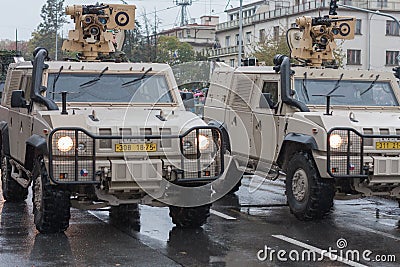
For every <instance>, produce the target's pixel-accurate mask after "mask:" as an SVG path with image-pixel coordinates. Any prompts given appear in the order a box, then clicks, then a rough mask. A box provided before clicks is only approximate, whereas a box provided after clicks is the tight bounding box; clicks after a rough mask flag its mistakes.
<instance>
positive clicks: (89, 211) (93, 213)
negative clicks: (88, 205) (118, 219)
mask: <svg viewBox="0 0 400 267" xmlns="http://www.w3.org/2000/svg"><path fill="white" fill-rule="evenodd" d="M88 213H89V214H91V215H92V216H94V217H96V218H97V219H98V220H100V221H102V222H104V223H107V220H106V219H104V218H102V217H101V216H99V215H97V214H96V213H95V211H91V210H88Z"/></svg>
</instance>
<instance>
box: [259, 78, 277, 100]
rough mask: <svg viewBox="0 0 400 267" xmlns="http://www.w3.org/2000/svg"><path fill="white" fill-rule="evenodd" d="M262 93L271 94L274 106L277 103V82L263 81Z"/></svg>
mask: <svg viewBox="0 0 400 267" xmlns="http://www.w3.org/2000/svg"><path fill="white" fill-rule="evenodd" d="M262 93H263V94H265V93H268V94H271V100H272V102H274V104H276V103H278V82H276V81H264V83H263V88H262Z"/></svg>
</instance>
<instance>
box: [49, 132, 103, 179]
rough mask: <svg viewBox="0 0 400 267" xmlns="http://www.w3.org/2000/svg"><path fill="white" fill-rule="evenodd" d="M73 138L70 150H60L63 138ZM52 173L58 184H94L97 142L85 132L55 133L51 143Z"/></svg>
mask: <svg viewBox="0 0 400 267" xmlns="http://www.w3.org/2000/svg"><path fill="white" fill-rule="evenodd" d="M68 137H69V138H71V140H72V142H73V145H72V147H71V149H70V150H68V151H62V150H60V149H59V148H58V146H59V144H58V142H59V141H60V139H61V138H68ZM51 147H52V148H53V149H51V156H52V163H53V164H51V165H50V166H51V168H50V172H51V173H52V174H53V175H52V177H53V179H54V180H56V181H58V182H77V181H79V182H93V181H94V177H95V173H94V172H95V163H96V162H95V149H96V148H95V140H94V139H93V138H91V137H90V136H89V135H87V134H86V133H85V132H83V131H79V130H60V131H57V132H54V134H53V135H52V142H51Z"/></svg>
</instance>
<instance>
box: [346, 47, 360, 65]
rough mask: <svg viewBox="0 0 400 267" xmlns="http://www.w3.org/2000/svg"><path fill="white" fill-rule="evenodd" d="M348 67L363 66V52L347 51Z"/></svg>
mask: <svg viewBox="0 0 400 267" xmlns="http://www.w3.org/2000/svg"><path fill="white" fill-rule="evenodd" d="M347 65H361V50H355V49H347Z"/></svg>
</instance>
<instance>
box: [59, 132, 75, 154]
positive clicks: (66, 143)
mask: <svg viewBox="0 0 400 267" xmlns="http://www.w3.org/2000/svg"><path fill="white" fill-rule="evenodd" d="M73 147H74V141H72V138H71V137H69V136H63V137H61V138H60V139H58V141H57V148H58V150H60V151H61V152H68V151H70V150H71V149H72V148H73Z"/></svg>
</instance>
